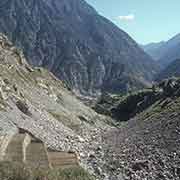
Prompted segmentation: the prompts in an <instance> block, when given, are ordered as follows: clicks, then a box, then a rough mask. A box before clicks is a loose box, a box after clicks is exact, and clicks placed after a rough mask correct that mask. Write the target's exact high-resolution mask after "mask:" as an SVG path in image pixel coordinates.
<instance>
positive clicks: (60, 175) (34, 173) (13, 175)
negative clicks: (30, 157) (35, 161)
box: [0, 162, 94, 180]
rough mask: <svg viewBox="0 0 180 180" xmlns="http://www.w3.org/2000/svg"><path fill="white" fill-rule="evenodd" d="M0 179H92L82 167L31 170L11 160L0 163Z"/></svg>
mask: <svg viewBox="0 0 180 180" xmlns="http://www.w3.org/2000/svg"><path fill="white" fill-rule="evenodd" d="M0 179H1V180H94V178H93V177H92V176H91V175H90V174H89V173H87V172H86V171H85V170H84V169H82V168H80V167H77V168H70V169H49V170H37V169H36V170H33V169H30V168H29V167H27V166H25V165H23V164H18V163H12V162H1V163H0Z"/></svg>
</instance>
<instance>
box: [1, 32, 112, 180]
mask: <svg viewBox="0 0 180 180" xmlns="http://www.w3.org/2000/svg"><path fill="white" fill-rule="evenodd" d="M0 116H1V118H0V141H1V137H3V136H7V138H6V139H10V137H11V136H13V135H15V134H17V132H18V129H19V128H21V129H24V130H25V131H28V132H30V133H31V134H32V135H33V136H34V137H36V138H37V139H39V140H41V141H42V142H44V143H45V145H46V146H47V147H49V148H51V149H54V150H56V151H63V152H76V153H77V154H78V155H79V158H80V165H81V166H82V167H83V168H85V169H87V170H88V171H89V172H90V173H91V174H95V175H96V176H97V177H100V178H102V177H103V176H104V174H106V176H108V171H107V170H106V171H105V170H104V169H103V166H104V163H103V162H102V159H103V156H104V153H103V151H104V150H103V149H102V148H100V147H101V144H102V138H101V137H102V134H103V133H104V132H105V131H107V129H109V128H110V127H111V126H110V125H111V124H112V123H113V121H112V120H111V118H108V117H105V116H101V115H98V114H97V113H95V112H94V111H93V110H92V109H90V108H89V107H87V106H85V105H84V104H83V103H81V102H80V101H79V100H77V99H76V97H75V95H74V94H73V93H72V92H71V91H69V90H68V89H67V88H66V86H65V85H64V84H63V83H62V82H61V81H59V80H58V79H57V78H55V76H53V75H52V74H51V73H49V72H48V71H47V70H45V69H42V68H32V67H31V66H30V65H28V64H27V62H26V59H25V58H24V55H23V53H22V52H21V51H19V50H18V49H17V48H15V47H14V46H13V45H12V43H10V42H9V41H8V40H7V38H6V37H5V36H3V35H0ZM5 143H8V141H5ZM0 146H1V144H0ZM3 149H4V148H3V147H2V148H1V147H0V159H1V153H2V151H4V150H3ZM15 152H16V151H15ZM15 152H14V153H15ZM94 156H97V158H93V157H94ZM97 166H98V170H97Z"/></svg>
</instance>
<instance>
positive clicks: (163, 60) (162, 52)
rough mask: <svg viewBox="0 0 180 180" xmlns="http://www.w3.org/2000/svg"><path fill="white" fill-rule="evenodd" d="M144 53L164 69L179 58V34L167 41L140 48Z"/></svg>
mask: <svg viewBox="0 0 180 180" xmlns="http://www.w3.org/2000/svg"><path fill="white" fill-rule="evenodd" d="M141 47H142V48H143V49H144V51H145V52H146V53H148V54H149V55H150V56H152V57H153V58H154V59H156V60H157V61H158V63H159V64H160V65H161V67H162V68H166V67H167V66H168V65H169V64H170V63H171V62H172V61H174V60H175V59H178V58H180V53H179V49H180V33H179V34H177V35H175V36H173V37H172V38H171V39H169V40H168V41H165V42H164V41H162V42H160V43H155V44H149V45H145V46H141Z"/></svg>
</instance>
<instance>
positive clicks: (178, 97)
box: [104, 79, 180, 180]
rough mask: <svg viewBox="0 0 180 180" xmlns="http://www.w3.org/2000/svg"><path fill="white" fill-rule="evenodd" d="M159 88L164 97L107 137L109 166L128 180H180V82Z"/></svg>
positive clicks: (163, 83) (177, 80) (168, 82)
mask: <svg viewBox="0 0 180 180" xmlns="http://www.w3.org/2000/svg"><path fill="white" fill-rule="evenodd" d="M159 86H160V87H161V88H162V89H161V90H160V93H161V98H158V99H157V100H156V101H155V102H154V103H152V104H151V105H150V106H148V107H147V108H146V109H144V110H143V111H141V113H139V114H136V115H134V118H132V119H130V120H129V121H127V122H124V123H121V124H120V126H119V129H118V130H117V129H114V130H113V129H112V130H111V131H109V132H108V133H107V134H106V136H105V137H104V138H105V142H106V145H107V147H108V148H107V152H108V153H107V156H106V158H107V159H108V160H109V163H108V164H111V165H112V169H113V170H114V171H115V170H116V169H117V168H120V169H121V170H122V169H123V173H122V174H123V175H124V176H123V177H124V178H125V179H126V180H128V179H129V180H132V179H133V180H140V179H141V180H146V179H148V180H157V179H158V180H172V179H173V180H178V179H179V178H180V168H179V167H180V166H179V165H180V146H179V143H180V142H179V139H180V133H179V132H180V121H179V118H180V80H179V79H171V80H166V81H163V82H161V83H160V84H159ZM146 97H147V96H144V101H145V100H147V98H146ZM131 112H133V111H131ZM120 118H121V116H119V119H120Z"/></svg>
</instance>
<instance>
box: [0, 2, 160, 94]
mask: <svg viewBox="0 0 180 180" xmlns="http://www.w3.org/2000/svg"><path fill="white" fill-rule="evenodd" d="M0 11H1V12H0V32H3V33H5V34H6V35H7V36H8V37H9V38H10V40H12V41H13V42H14V43H15V44H16V45H17V46H18V47H19V48H21V49H23V51H24V53H25V56H26V57H27V58H28V62H29V63H30V64H32V65H35V66H43V67H46V68H48V69H49V70H50V71H51V72H53V73H54V74H55V75H56V76H57V77H58V78H60V79H61V80H63V81H65V82H66V83H67V84H68V85H69V87H70V88H71V89H73V90H74V91H75V92H76V93H77V94H79V93H80V94H86V95H97V94H99V93H100V91H101V90H105V91H108V92H119V91H126V90H127V86H128V87H129V86H130V87H132V88H142V87H144V86H147V85H149V83H150V82H151V80H152V76H153V75H154V74H155V73H156V72H157V70H158V66H157V65H156V64H155V62H153V60H152V59H151V58H150V57H149V56H148V55H147V54H145V53H144V52H143V51H142V50H141V49H140V48H139V46H138V45H137V44H136V42H135V41H134V40H132V39H131V38H130V37H129V36H128V35H127V34H126V33H125V32H123V31H122V30H120V29H119V28H118V27H116V26H115V25H114V24H113V23H111V22H110V21H108V20H107V19H105V18H104V17H101V16H100V15H99V14H98V13H97V12H96V11H95V10H94V9H93V8H92V7H90V6H89V5H88V4H87V3H86V2H85V1H84V0H76V1H74V0H38V1H35V0H29V1H20V0H6V1H3V2H1V3H0Z"/></svg>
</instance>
